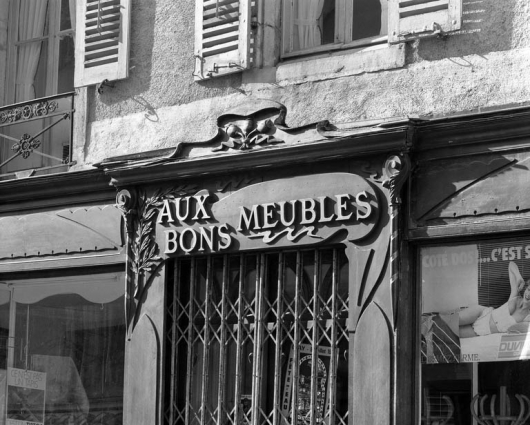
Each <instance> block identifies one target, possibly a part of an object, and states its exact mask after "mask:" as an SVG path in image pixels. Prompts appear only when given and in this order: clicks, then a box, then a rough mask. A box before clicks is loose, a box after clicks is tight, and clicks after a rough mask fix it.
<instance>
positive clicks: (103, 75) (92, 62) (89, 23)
mask: <svg viewBox="0 0 530 425" xmlns="http://www.w3.org/2000/svg"><path fill="white" fill-rule="evenodd" d="M76 17H77V21H76V56H75V59H76V60H75V82H74V85H75V86H76V87H81V86H88V85H92V84H98V83H101V82H102V81H103V80H109V81H114V80H119V79H122V78H127V76H128V74H129V27H130V18H131V0H80V2H79V7H78V8H77V14H76Z"/></svg>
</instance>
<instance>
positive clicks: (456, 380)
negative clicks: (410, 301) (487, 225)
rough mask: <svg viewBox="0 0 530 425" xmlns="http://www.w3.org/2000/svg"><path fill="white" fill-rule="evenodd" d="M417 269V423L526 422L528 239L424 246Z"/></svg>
mask: <svg viewBox="0 0 530 425" xmlns="http://www.w3.org/2000/svg"><path fill="white" fill-rule="evenodd" d="M420 264H421V267H420V270H421V280H420V281H421V294H422V295H421V301H422V315H421V338H420V340H421V342H420V348H421V352H420V356H419V357H420V358H421V364H422V368H421V370H422V374H421V395H420V396H421V397H419V398H421V412H422V413H421V415H422V420H423V423H428V424H432V423H447V424H455V425H459V424H466V425H467V424H471V423H494V422H495V421H498V423H503V422H505V423H516V420H518V422H517V423H520V424H527V423H530V422H529V421H528V420H529V418H530V410H529V409H530V387H529V386H528V379H529V377H530V366H529V362H528V361H527V360H528V359H530V333H528V331H529V323H530V287H529V282H530V281H529V279H530V239H495V240H490V241H481V242H477V243H466V244H456V245H445V246H436V247H424V248H422V249H421V250H420ZM492 418H496V419H492ZM436 421H438V422H436Z"/></svg>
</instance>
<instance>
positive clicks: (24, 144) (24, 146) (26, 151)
mask: <svg viewBox="0 0 530 425" xmlns="http://www.w3.org/2000/svg"><path fill="white" fill-rule="evenodd" d="M39 146H40V140H37V139H35V138H34V137H31V136H30V135H29V134H27V133H24V135H23V136H22V138H21V139H20V141H19V142H17V143H15V144H14V145H13V146H12V147H11V150H13V151H15V152H16V153H17V154H18V155H20V156H22V158H24V159H27V158H28V157H29V155H30V154H31V152H33V150H34V149H37V148H38V147H39Z"/></svg>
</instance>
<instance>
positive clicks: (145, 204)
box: [116, 185, 196, 338]
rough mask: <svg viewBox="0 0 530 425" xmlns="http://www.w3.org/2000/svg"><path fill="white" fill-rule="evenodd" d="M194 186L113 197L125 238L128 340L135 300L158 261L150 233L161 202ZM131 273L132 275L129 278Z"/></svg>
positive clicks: (136, 312)
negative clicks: (122, 220)
mask: <svg viewBox="0 0 530 425" xmlns="http://www.w3.org/2000/svg"><path fill="white" fill-rule="evenodd" d="M195 187H196V186H195V185H181V186H178V187H173V188H167V189H165V190H157V191H155V192H154V194H153V195H152V196H147V194H146V192H145V191H144V190H141V191H139V193H138V194H137V192H136V190H134V189H131V190H129V189H122V190H120V191H119V192H118V194H117V195H116V205H117V206H118V208H119V209H120V211H121V212H122V215H123V218H124V221H125V226H126V231H127V237H128V242H127V245H128V265H127V283H126V294H125V297H126V308H125V310H126V311H125V316H126V323H127V328H128V335H129V338H130V336H131V334H132V331H133V329H134V322H135V319H137V318H138V315H139V309H138V306H139V300H140V299H141V298H142V294H143V292H144V291H145V289H146V283H147V282H149V281H150V277H151V276H150V273H151V271H152V270H153V269H154V268H156V267H157V266H158V265H159V264H160V262H161V261H162V259H161V258H160V256H159V255H158V251H159V250H158V245H157V243H156V239H155V238H156V234H155V231H154V226H155V223H154V221H155V218H156V213H157V212H158V208H159V207H160V206H161V205H162V202H163V200H164V199H168V198H173V197H175V196H177V195H186V194H188V193H190V191H192V190H194V189H195ZM131 272H132V274H131Z"/></svg>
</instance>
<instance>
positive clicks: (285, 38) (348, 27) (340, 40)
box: [280, 0, 389, 59]
mask: <svg viewBox="0 0 530 425" xmlns="http://www.w3.org/2000/svg"><path fill="white" fill-rule="evenodd" d="M353 2H354V0H335V42H334V43H329V44H323V45H320V46H316V47H310V48H307V49H303V50H293V47H292V45H293V37H292V31H293V26H294V23H293V19H294V18H293V2H292V0H283V1H282V8H281V16H282V43H281V54H280V57H281V58H284V59H287V58H292V57H298V56H304V55H311V54H315V53H322V52H329V51H337V50H344V49H352V48H357V47H367V46H372V45H377V44H382V43H386V42H387V41H388V35H386V34H385V35H377V36H372V37H365V38H362V39H358V40H353V39H352V26H353V20H352V19H353V13H354V10H353V6H354V5H353ZM386 13H387V29H386V33H387V34H388V22H389V19H388V9H387V12H386ZM348 17H351V19H350V18H348Z"/></svg>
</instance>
